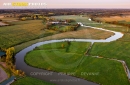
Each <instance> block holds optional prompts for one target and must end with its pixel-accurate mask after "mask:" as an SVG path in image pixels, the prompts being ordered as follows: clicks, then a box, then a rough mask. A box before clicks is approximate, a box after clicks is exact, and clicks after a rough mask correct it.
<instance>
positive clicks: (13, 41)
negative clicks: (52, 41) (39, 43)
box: [0, 20, 55, 48]
mask: <svg viewBox="0 0 130 85" xmlns="http://www.w3.org/2000/svg"><path fill="white" fill-rule="evenodd" d="M11 24H14V25H12V26H6V27H0V40H1V41H2V42H0V47H2V48H8V47H11V46H15V45H18V44H21V43H23V42H27V41H30V40H33V39H37V38H40V37H44V36H48V35H52V34H53V33H55V31H49V30H46V31H42V30H41V29H42V28H43V26H44V24H43V23H42V20H30V21H18V22H11Z"/></svg>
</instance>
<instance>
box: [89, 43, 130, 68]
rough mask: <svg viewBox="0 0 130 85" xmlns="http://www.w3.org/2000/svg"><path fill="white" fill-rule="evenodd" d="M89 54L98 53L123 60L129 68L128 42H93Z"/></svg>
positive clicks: (129, 47) (129, 51)
mask: <svg viewBox="0 0 130 85" xmlns="http://www.w3.org/2000/svg"><path fill="white" fill-rule="evenodd" d="M90 53H91V55H99V56H101V57H105V58H114V59H118V60H124V61H125V62H126V64H127V66H128V68H129V69H130V57H129V55H130V43H129V42H121V41H116V42H110V43H95V44H94V46H93V47H92V50H91V52H90Z"/></svg>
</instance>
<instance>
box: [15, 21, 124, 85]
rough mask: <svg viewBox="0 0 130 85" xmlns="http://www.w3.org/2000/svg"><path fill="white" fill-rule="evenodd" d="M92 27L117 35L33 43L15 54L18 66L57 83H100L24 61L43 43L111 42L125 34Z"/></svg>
mask: <svg viewBox="0 0 130 85" xmlns="http://www.w3.org/2000/svg"><path fill="white" fill-rule="evenodd" d="M78 23H79V24H80V25H81V26H84V27H91V26H85V25H83V24H82V23H81V22H78ZM91 28H93V29H99V30H104V31H109V32H113V33H114V34H115V35H113V36H111V37H109V38H107V39H103V40H94V39H61V40H50V41H44V42H38V43H36V44H33V45H31V46H29V47H27V48H25V49H23V50H22V51H20V52H19V53H17V54H16V55H15V58H16V63H15V64H16V68H17V69H20V70H22V71H24V72H25V74H26V75H28V76H32V77H35V78H38V79H42V80H45V81H49V82H52V83H55V84H57V85H98V84H96V83H93V82H90V81H87V80H84V79H80V78H76V77H72V76H69V75H59V74H58V73H57V72H52V71H47V70H43V69H39V68H35V67H31V66H29V65H27V64H26V63H25V62H24V57H25V55H26V53H28V52H30V51H32V50H33V49H34V48H35V47H37V46H40V45H43V44H48V43H54V42H62V41H66V40H68V41H77V42H91V43H94V42H111V41H115V40H117V39H119V38H121V37H122V36H123V34H122V33H120V32H115V31H111V30H106V29H103V28H97V27H91ZM38 72H39V73H40V72H42V73H45V75H40V74H36V73H38ZM34 73H35V75H34Z"/></svg>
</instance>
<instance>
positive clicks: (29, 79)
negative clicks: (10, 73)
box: [11, 77, 56, 85]
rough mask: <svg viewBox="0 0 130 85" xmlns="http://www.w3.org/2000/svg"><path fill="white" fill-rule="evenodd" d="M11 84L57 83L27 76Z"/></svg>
mask: <svg viewBox="0 0 130 85" xmlns="http://www.w3.org/2000/svg"><path fill="white" fill-rule="evenodd" d="M11 85H56V84H52V83H49V82H45V81H43V80H39V79H36V78H32V77H25V78H22V79H19V80H17V81H15V82H14V83H12V84H11Z"/></svg>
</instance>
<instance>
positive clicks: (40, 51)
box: [25, 42, 90, 71]
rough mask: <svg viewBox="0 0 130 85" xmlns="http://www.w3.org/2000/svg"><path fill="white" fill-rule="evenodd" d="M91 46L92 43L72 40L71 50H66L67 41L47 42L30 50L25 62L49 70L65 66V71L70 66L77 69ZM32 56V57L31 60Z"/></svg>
mask: <svg viewBox="0 0 130 85" xmlns="http://www.w3.org/2000/svg"><path fill="white" fill-rule="evenodd" d="M62 44H64V45H65V47H64V48H62ZM79 44H81V45H79ZM89 46H90V43H81V42H80V43H79V42H71V45H70V47H69V51H68V52H66V48H67V42H60V43H53V44H47V45H43V46H40V47H37V48H36V49H35V50H34V51H32V52H29V53H28V54H27V55H26V57H25V62H27V64H29V65H32V66H35V67H38V68H44V69H47V70H52V69H55V70H56V71H58V70H61V69H63V66H64V71H66V70H67V69H70V68H73V69H75V67H76V66H78V64H79V63H80V61H81V59H82V57H83V55H84V53H85V52H86V50H87V48H88V47H89ZM85 47H86V48H85ZM80 49H81V50H80ZM60 55H62V56H60ZM30 56H31V58H32V59H31V60H30ZM35 61H38V62H37V64H36V63H34V62H35ZM51 61H52V62H51ZM53 61H54V62H53ZM76 61H77V62H76ZM75 62H76V63H75ZM73 63H75V64H73Z"/></svg>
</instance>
